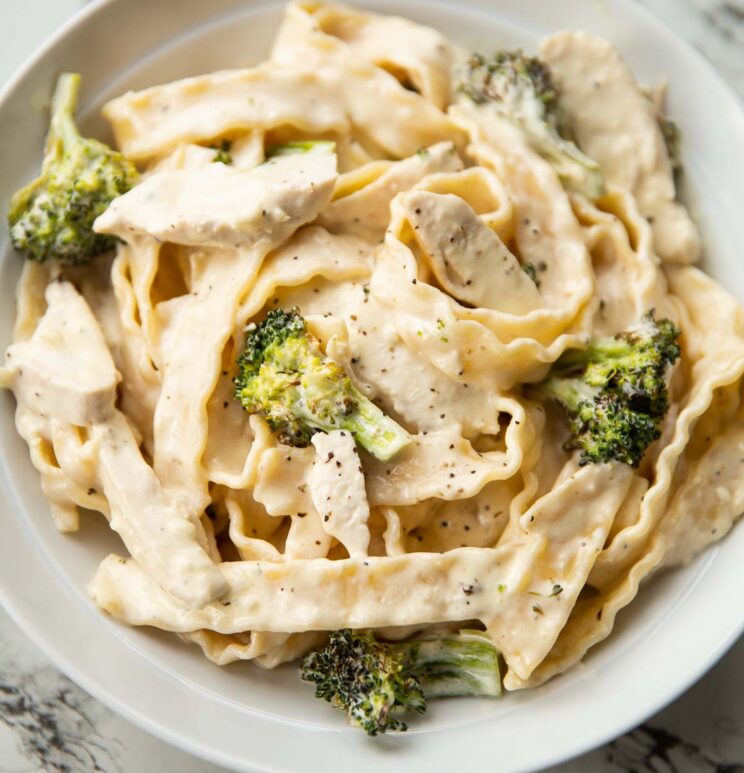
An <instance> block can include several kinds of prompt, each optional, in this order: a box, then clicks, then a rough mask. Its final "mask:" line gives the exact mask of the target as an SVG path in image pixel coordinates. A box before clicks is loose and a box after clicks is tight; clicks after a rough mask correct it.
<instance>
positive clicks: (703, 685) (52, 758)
mask: <svg viewBox="0 0 744 773" xmlns="http://www.w3.org/2000/svg"><path fill="white" fill-rule="evenodd" d="M553 1H555V0H553ZM637 2H641V3H642V4H643V5H645V6H646V7H647V8H648V9H649V10H651V11H652V12H653V13H654V14H656V15H657V16H659V17H660V18H661V19H663V20H664V21H665V22H666V23H667V24H668V25H669V26H670V27H671V28H672V29H674V30H675V31H676V32H677V33H678V34H679V35H681V36H682V37H683V38H685V39H687V40H688V41H689V42H691V43H692V44H693V45H694V46H695V47H696V48H697V49H698V50H699V51H701V52H702V54H703V55H704V56H706V57H707V58H708V59H709V60H710V61H711V62H712V63H713V65H714V66H715V67H716V69H717V70H718V71H719V72H720V73H721V75H722V76H723V77H724V79H725V80H727V81H728V83H729V84H730V85H731V86H732V88H734V89H735V90H736V91H737V92H738V93H739V95H740V96H742V97H743V98H744V0H637ZM83 4H84V0H2V10H3V17H5V18H4V21H6V22H9V24H7V25H6V32H9V33H10V34H9V35H8V36H7V41H8V42H6V43H4V45H3V46H0V83H2V82H4V81H5V80H6V79H7V77H9V75H10V74H11V73H12V72H13V70H15V68H16V67H17V66H18V64H19V63H20V62H21V61H22V60H23V58H25V56H26V55H27V54H28V52H29V51H30V50H32V49H33V48H34V47H35V46H36V45H37V44H38V42H39V41H40V40H41V39H43V38H44V37H46V35H48V34H49V32H51V31H52V30H53V29H55V28H56V27H58V26H59V25H60V24H61V23H62V22H63V21H64V20H65V19H66V18H67V17H68V16H69V15H70V14H71V13H72V12H74V11H75V10H76V9H77V8H79V7H80V6H81V5H83ZM32 20H33V23H31V22H32ZM8 43H9V44H8ZM608 700H611V696H608ZM496 769H497V766H496ZM221 770H222V768H218V767H216V766H214V765H210V764H208V763H204V762H202V761H200V760H197V759H196V758H194V757H191V756H189V755H187V754H184V753H183V752H181V751H179V750H177V749H173V748H171V747H170V746H168V745H167V744H165V743H163V742H161V741H159V740H157V739H155V738H153V737H152V736H150V735H148V734H147V733H145V732H144V731H141V730H139V729H138V728H135V727H134V726H133V725H131V724H130V723H129V722H127V721H126V720H124V719H122V718H121V717H118V716H117V715H115V714H114V713H112V712H111V711H109V710H108V709H107V708H105V707H104V706H103V705H101V704H100V703H99V702H98V701H96V700H94V699H93V698H91V697H90V696H89V695H87V694H86V693H85V692H84V691H83V690H81V689H80V688H79V687H77V686H76V685H75V684H73V683H72V682H71V681H70V680H69V679H67V678H66V677H65V676H63V675H62V674H61V673H60V672H59V671H58V670H57V669H55V668H54V667H53V666H51V665H50V664H49V662H48V661H47V659H46V658H45V657H44V656H43V655H42V654H41V653H39V652H38V651H37V650H36V648H35V647H34V646H33V645H32V644H31V643H30V642H29V641H28V639H27V638H26V636H25V635H24V634H23V633H21V631H20V630H19V629H18V628H16V626H15V625H14V624H13V623H12V622H11V621H10V619H9V618H8V617H7V615H6V614H5V613H4V612H0V773H50V772H51V773H58V772H59V773H68V772H69V773H77V772H78V771H103V772H104V773H118V772H119V771H122V772H123V773H129V771H132V772H135V771H136V773H160V771H178V772H179V773H219V771H221ZM552 770H553V771H555V773H584V772H585V771H589V772H590V773H594V771H596V772H597V773H714V772H715V773H744V639H743V640H740V641H739V643H738V644H737V645H736V646H734V648H733V649H732V650H731V651H730V652H729V653H728V655H726V656H725V657H724V658H723V660H722V661H721V662H720V663H719V664H718V665H717V666H716V667H715V668H714V669H713V670H712V671H711V672H710V673H709V674H707V675H706V676H705V677H704V678H703V679H702V680H701V681H700V682H699V683H698V684H697V685H695V686H694V687H693V688H692V689H691V690H689V691H688V692H687V693H686V694H684V695H683V696H682V697H681V698H679V699H678V700H677V701H675V702H674V703H673V704H672V705H671V706H670V707H668V708H667V709H665V710H664V711H662V712H660V713H659V714H658V715H656V716H655V717H653V718H651V719H650V720H649V721H648V722H646V723H644V724H643V725H641V726H640V727H638V728H636V729H635V730H633V731H632V732H629V733H627V734H625V735H623V736H621V737H620V738H618V739H617V740H615V741H613V742H612V743H610V744H607V745H606V746H604V747H602V748H600V749H597V750H595V751H592V752H590V753H589V754H586V755H584V756H582V757H580V758H578V759H576V760H573V761H571V762H568V763H565V764H563V765H560V766H558V767H555V768H553V769H552Z"/></svg>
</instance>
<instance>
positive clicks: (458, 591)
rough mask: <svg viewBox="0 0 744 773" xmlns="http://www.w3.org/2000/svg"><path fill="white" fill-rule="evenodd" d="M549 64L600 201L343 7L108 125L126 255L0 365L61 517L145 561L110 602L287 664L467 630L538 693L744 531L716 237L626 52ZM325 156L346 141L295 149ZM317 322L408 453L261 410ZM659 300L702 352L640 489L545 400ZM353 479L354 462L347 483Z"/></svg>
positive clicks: (79, 286) (389, 21) (106, 574)
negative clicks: (337, 646)
mask: <svg viewBox="0 0 744 773" xmlns="http://www.w3.org/2000/svg"><path fill="white" fill-rule="evenodd" d="M540 51H541V56H542V57H543V58H544V59H545V61H546V62H547V63H548V64H549V65H550V67H551V72H552V74H553V77H554V79H555V82H556V85H557V87H558V89H559V92H560V94H561V95H565V101H564V104H563V107H564V109H565V112H566V115H567V117H568V120H569V121H570V123H571V125H572V130H573V135H574V137H575V139H576V140H577V142H578V143H579V145H580V146H581V148H582V150H583V151H584V152H586V153H588V155H589V156H591V157H592V158H593V159H595V160H596V161H597V162H599V164H600V165H601V167H602V170H603V172H604V178H605V183H606V186H605V188H604V189H603V193H602V194H601V195H600V196H598V197H597V198H595V199H594V200H592V199H590V198H588V197H587V196H586V195H584V194H582V193H581V192H577V191H576V190H567V188H566V187H564V186H565V180H563V178H561V177H559V174H558V173H557V172H556V168H555V166H554V164H553V163H551V161H550V160H549V159H547V158H546V156H545V153H540V152H538V150H536V149H535V146H534V143H532V142H531V141H530V140H529V138H528V137H527V136H526V135H525V132H524V131H522V130H521V129H520V128H518V127H516V126H515V125H514V124H513V123H509V122H508V121H505V120H502V119H501V118H499V117H498V116H496V115H495V113H489V112H487V111H485V110H483V109H481V108H480V106H479V105H478V104H477V103H475V102H473V101H472V100H471V101H468V100H467V99H462V98H461V97H460V96H458V94H457V89H456V87H455V81H454V76H453V65H454V63H455V62H456V60H457V59H458V56H459V55H458V52H457V51H456V50H455V49H454V48H453V47H452V46H451V45H450V43H448V42H447V41H446V40H445V39H444V38H443V37H442V36H441V35H440V34H439V33H438V32H436V31H434V30H431V29H429V28H426V27H423V26H420V25H417V24H414V23H413V22H410V21H407V20H404V19H400V18H397V17H384V16H378V15H375V14H371V13H366V12H362V11H359V10H355V9H352V8H347V7H345V6H340V5H331V4H328V5H326V4H319V3H309V2H302V1H301V2H293V3H291V4H290V5H289V6H288V7H287V9H286V13H285V17H284V21H283V23H282V26H281V28H280V30H279V32H278V34H277V37H276V40H275V43H274V47H273V49H272V53H271V57H270V59H269V61H267V62H265V63H263V64H260V65H258V66H257V67H254V68H251V69H244V70H231V71H224V72H218V73H213V74H210V75H203V76H199V77H197V78H189V79H187V80H183V81H178V82H175V83H170V84H165V85H162V86H154V87H152V88H148V89H146V90H145V91H141V92H138V93H131V92H130V93H127V94H124V95H122V96H120V97H118V98H116V99H114V100H113V101H111V102H109V103H108V104H107V105H106V106H105V107H104V109H103V113H104V116H105V117H106V118H107V119H108V121H109V122H110V123H111V126H112V129H113V134H114V137H115V138H116V142H117V144H118V146H119V148H120V149H121V150H122V152H123V153H124V155H125V156H127V157H128V158H130V159H131V160H132V161H135V162H137V164H138V165H139V166H140V168H141V170H142V177H141V181H140V182H139V183H138V184H137V185H135V186H134V187H133V188H132V189H131V190H130V191H129V192H128V193H125V194H124V195H122V196H121V197H119V198H117V199H115V200H114V201H113V202H112V204H111V205H110V206H109V208H108V209H107V210H106V212H105V213H104V214H103V215H101V216H100V217H99V219H98V221H97V223H96V229H97V230H99V231H101V232H105V233H108V234H112V235H115V236H116V237H118V242H117V246H116V249H115V250H114V254H112V255H110V256H101V257H100V258H97V259H96V261H95V263H94V264H91V266H89V267H84V268H77V267H76V268H73V269H64V270H62V269H58V268H54V267H50V266H48V265H47V264H38V263H34V262H30V261H29V262H27V263H26V265H25V267H24V270H23V274H22V277H21V280H20V283H19V286H18V291H17V301H18V306H17V317H16V326H15V332H14V340H13V342H12V344H11V345H10V346H9V348H8V350H7V353H6V357H5V362H4V366H3V368H2V369H1V370H0V384H2V385H3V386H6V387H8V388H10V389H12V390H13V392H14V394H15V397H16V400H17V411H16V425H17V428H18V432H19V433H20V434H21V435H22V437H23V438H24V439H25V440H26V442H27V443H28V446H29V449H30V454H31V461H32V463H33V464H34V466H35V467H36V468H37V470H38V471H39V473H40V477H41V485H42V488H43V490H44V493H45V495H46V496H47V498H48V500H49V503H50V508H51V511H52V515H53V517H54V519H55V522H56V524H57V526H58V528H60V529H61V530H64V531H75V530H76V529H77V528H78V508H81V507H82V508H88V509H92V510H96V511H99V512H101V513H102V514H103V515H104V516H105V517H106V518H107V519H108V521H109V524H110V526H111V528H112V529H113V530H114V531H116V532H117V533H118V534H119V535H120V537H121V538H122V542H123V546H124V548H125V549H126V553H127V555H121V556H119V555H110V556H108V557H106V558H104V559H103V561H102V562H101V564H100V566H99V568H98V571H97V572H96V574H95V576H94V577H93V578H92V580H91V583H90V589H89V590H90V595H91V597H92V598H93V600H94V601H95V602H96V603H97V604H98V605H99V607H101V608H102V609H103V610H105V611H106V612H108V613H109V614H110V615H112V616H113V617H115V618H116V619H117V620H120V621H121V622H123V623H126V624H129V625H137V626H156V627H158V628H161V629H164V630H167V631H172V632H174V633H176V634H179V635H180V636H182V637H183V638H184V639H186V640H188V641H190V642H193V643H196V644H198V645H199V646H200V647H201V648H202V650H203V651H204V654H205V655H206V656H207V657H209V658H210V659H211V660H213V661H214V662H215V663H217V664H220V665H224V664H226V663H230V662H232V661H235V660H253V661H255V662H256V663H258V664H259V665H262V666H264V667H267V668H272V667H274V666H276V665H278V664H279V663H282V662H285V661H287V660H291V659H294V658H297V657H299V656H301V655H302V654H304V653H305V652H307V651H308V650H310V649H312V648H314V647H317V646H318V645H319V644H322V643H323V642H324V640H325V637H326V634H327V632H329V631H333V630H335V629H339V628H354V629H370V630H380V631H383V632H385V631H388V632H389V631H391V630H393V629H395V627H400V630H401V631H402V630H409V629H410V630H416V631H426V630H428V629H429V628H430V627H432V626H441V625H453V626H455V627H456V624H462V623H467V624H468V625H469V626H471V627H472V626H480V627H481V628H483V629H484V630H485V631H486V632H487V633H488V635H489V636H490V637H491V638H492V640H493V642H494V643H495V645H496V646H497V647H498V649H499V651H500V653H501V655H502V656H503V659H504V661H505V663H506V666H507V671H506V675H505V678H504V686H505V687H506V688H507V689H509V690H516V689H521V688H525V687H532V686H535V685H538V684H540V683H542V682H544V681H545V680H546V679H548V678H550V677H552V676H554V675H555V674H558V673H561V672H562V671H565V670H566V669H567V668H569V667H570V666H572V665H573V664H574V663H576V662H577V661H579V660H580V659H581V658H582V657H583V656H584V655H585V653H586V652H587V651H588V650H589V648H590V647H592V646H593V645H595V644H596V643H598V642H599V641H601V640H602V639H604V638H605V637H607V636H608V635H609V634H610V633H611V631H612V627H613V624H614V620H615V618H616V616H617V614H618V613H619V612H620V611H621V610H622V609H623V608H624V607H625V606H627V605H628V604H629V603H630V602H631V601H632V600H633V598H634V596H635V595H636V593H637V592H638V589H639V586H640V584H641V583H642V582H643V581H644V580H645V579H646V578H648V577H649V576H650V575H651V574H653V573H654V572H655V571H657V570H659V569H661V568H663V567H669V566H673V565H676V564H680V563H683V562H686V561H688V560H689V559H690V558H691V557H692V556H694V555H695V554H696V553H697V552H699V551H700V550H702V549H703V548H704V547H705V546H707V545H708V544H709V543H710V542H712V541H713V540H716V539H720V538H721V537H722V536H723V535H724V534H725V533H726V532H727V531H728V530H729V529H730V528H731V526H732V525H733V523H734V522H735V520H736V518H737V517H738V515H739V514H740V512H741V510H742V507H744V466H742V465H741V464H740V462H741V461H742V457H744V403H743V402H742V375H743V374H744V313H743V312H742V309H741V307H740V306H739V305H738V304H737V303H736V302H735V301H734V300H733V299H732V298H730V297H729V295H728V294H727V293H726V292H725V291H724V290H723V289H722V288H721V287H720V286H719V285H717V284H716V283H715V282H714V281H713V280H712V279H710V278H709V277H707V276H706V275H705V274H704V273H702V272H701V271H700V270H699V269H698V268H696V267H695V266H694V265H693V264H694V263H695V262H696V261H697V259H698V257H699V252H700V245H699V237H698V235H697V231H696V230H695V226H694V224H693V222H692V220H691V219H690V217H689V215H688V213H687V211H686V210H685V209H684V207H683V205H682V204H681V203H679V202H678V201H676V199H675V193H674V182H673V178H672V171H671V164H670V161H669V158H668V155H667V151H666V149H665V146H664V144H663V138H662V135H661V132H660V130H659V128H658V126H657V124H656V121H655V119H653V120H652V116H653V115H654V114H653V112H652V106H651V105H650V103H649V100H648V99H647V98H646V97H645V96H644V94H643V92H642V90H641V89H640V87H639V86H638V85H637V83H636V81H635V79H634V78H633V76H632V74H631V73H630V71H629V69H628V68H627V67H626V65H625V64H624V63H623V61H622V59H621V58H620V55H619V53H618V52H617V51H616V50H615V49H614V48H613V47H612V46H611V45H610V44H609V43H606V42H604V41H599V40H597V39H596V38H593V37H591V36H588V35H585V34H583V33H582V34H579V33H558V34H556V35H553V36H550V37H549V38H547V39H546V40H544V41H543V43H542V44H541V48H540ZM587 63H589V64H588V65H587ZM587 66H590V67H591V69H592V71H593V72H596V73H598V76H597V77H598V78H600V79H601V80H602V83H603V84H604V85H605V88H604V89H593V88H592V87H591V85H592V84H591V83H588V82H587V81H586V80H585V77H584V74H583V73H585V72H586V68H587ZM618 105H622V108H619V107H618ZM618 114H620V115H622V121H620V122H618V121H615V120H614V117H615V116H616V115H618ZM621 133H624V135H623V136H622V137H620V136H619V135H620V134H621ZM620 140H622V141H620ZM223 141H224V142H226V143H229V144H230V148H231V163H229V164H227V163H215V162H214V155H215V151H214V149H213V147H214V146H215V145H216V144H219V143H220V142H223ZM315 141H320V142H325V143H329V142H332V143H334V145H333V146H332V147H333V150H332V151H331V150H328V149H327V148H326V150H322V149H321V148H320V146H318V148H316V149H312V150H311V151H310V152H306V153H294V154H287V155H284V154H282V153H277V152H276V150H275V149H276V148H277V146H282V145H286V144H287V143H302V142H315ZM636 148H638V149H639V151H638V153H636V150H635V149H636ZM528 263H529V264H530V265H532V266H534V267H537V274H536V275H535V276H532V277H531V276H530V275H528V273H527V272H525V271H524V270H522V269H523V268H524V266H525V264H528ZM536 280H537V281H536ZM292 307H298V308H299V309H300V311H301V313H302V316H303V317H304V319H305V320H306V323H307V326H308V329H309V330H310V331H311V332H312V334H313V335H314V336H315V337H316V338H317V339H318V341H319V342H320V346H321V347H322V349H323V351H324V353H325V354H326V355H327V356H328V357H330V358H331V359H332V360H334V361H335V362H336V363H339V364H340V365H341V366H342V367H343V368H344V369H345V371H346V372H347V373H348V374H349V376H350V377H351V379H352V380H353V382H354V385H355V386H356V388H357V389H358V390H359V391H360V392H361V393H362V394H364V395H365V396H366V397H368V398H369V399H371V400H373V401H374V402H375V404H376V405H377V406H379V408H381V409H382V410H383V411H384V412H385V413H386V414H388V415H389V416H391V417H393V418H394V419H395V421H397V422H398V423H399V424H400V425H401V426H403V427H404V428H405V430H406V431H407V433H408V434H409V435H410V439H411V442H410V444H409V445H408V446H407V447H405V448H403V449H402V450H401V451H399V452H398V453H397V454H396V455H395V456H393V457H392V458H390V459H386V460H381V459H378V458H375V457H374V456H372V455H371V454H368V453H366V452H362V451H358V450H357V448H356V447H355V445H354V440H353V439H351V437H350V436H346V437H344V439H343V441H341V440H340V439H339V438H338V437H335V435H336V434H337V433H331V434H328V435H322V434H321V435H315V437H314V439H313V442H312V443H310V444H309V445H306V446H305V447H291V446H287V445H284V444H283V443H282V442H281V438H280V436H279V435H277V433H275V432H272V430H271V427H270V425H269V423H267V421H266V420H265V418H264V417H262V416H261V415H258V414H254V415H250V416H249V415H248V413H247V412H246V411H244V410H243V408H242V407H241V404H240V402H239V401H237V400H235V399H234V398H233V392H234V385H233V379H234V377H235V375H236V359H237V358H238V356H239V355H240V353H241V351H242V349H243V346H244V339H245V329H246V325H248V324H249V323H253V322H260V321H261V320H262V319H264V318H265V317H266V314H267V312H269V311H271V310H272V309H279V308H283V309H287V308H292ZM652 309H653V310H655V313H656V315H657V316H658V317H664V318H668V319H670V320H672V321H673V322H674V323H675V324H676V325H677V326H678V327H679V328H680V330H681V338H680V346H681V350H682V355H681V359H680V361H679V363H678V364H677V365H676V366H675V367H674V370H673V372H672V374H671V377H670V378H671V381H670V384H669V394H670V406H669V410H668V412H667V414H666V416H665V418H664V420H663V422H662V426H661V438H660V439H659V440H658V441H656V442H655V443H653V444H652V445H651V446H650V447H649V449H648V452H647V453H646V455H645V456H644V458H643V461H642V462H641V463H640V465H639V466H638V467H636V468H632V467H631V466H629V465H627V464H623V463H621V462H617V461H611V462H603V463H597V464H587V465H582V464H580V463H579V460H578V454H577V453H575V452H572V451H570V450H565V448H566V447H565V445H564V443H565V440H566V437H567V430H566V425H565V421H564V420H563V419H562V417H561V415H560V413H559V412H558V411H557V410H555V407H554V406H546V405H542V404H540V403H539V402H537V401H536V400H534V399H531V398H530V396H529V391H528V390H525V389H524V388H523V385H524V384H525V383H533V382H538V381H540V380H541V379H543V378H544V377H545V375H546V374H547V372H548V370H549V368H550V366H551V364H552V363H554V362H555V361H556V360H557V359H558V358H559V357H561V355H563V354H564V353H565V352H566V351H567V350H569V349H576V348H579V349H581V348H584V347H586V346H587V344H588V342H589V341H590V339H592V338H594V337H597V336H613V335H615V334H617V333H619V332H620V331H624V330H626V329H628V328H629V327H631V326H632V325H634V324H635V323H636V322H637V321H638V320H639V319H641V318H642V317H643V316H644V315H645V314H647V313H648V312H649V311H650V310H652ZM341 434H343V433H341ZM334 453H335V454H336V456H335V457H334ZM329 454H330V455H329ZM332 458H335V465H330V467H332V468H334V469H336V467H337V468H338V469H341V467H342V463H344V464H346V465H347V468H348V466H349V465H353V466H354V469H353V471H350V472H348V473H346V474H343V473H342V472H339V473H337V475H338V477H339V478H340V479H341V480H340V481H339V480H338V479H334V478H330V477H329V475H328V473H326V472H325V471H324V470H323V469H322V467H321V465H322V462H323V459H326V460H328V459H332ZM326 510H328V511H330V510H333V511H335V513H336V517H337V518H338V519H339V520H334V521H333V522H331V523H329V522H328V518H327V517H324V516H325V513H326ZM402 589H405V591H403V590H402ZM556 589H559V590H557V591H556ZM536 597H539V599H540V601H539V604H538V603H536V602H535V598H536Z"/></svg>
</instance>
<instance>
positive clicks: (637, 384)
mask: <svg viewBox="0 0 744 773" xmlns="http://www.w3.org/2000/svg"><path fill="white" fill-rule="evenodd" d="M678 337H679V330H678V329H677V328H676V327H675V326H674V324H672V322H670V321H669V320H668V319H662V320H658V321H657V320H655V319H654V316H653V312H651V313H650V314H648V315H647V316H646V317H645V318H644V319H643V321H642V322H641V324H640V325H638V326H637V327H635V328H633V329H631V330H628V331H625V332H623V333H619V334H618V335H616V336H614V337H611V338H610V337H608V338H599V339H596V340H594V341H592V342H591V343H590V344H589V346H588V348H586V349H581V350H579V349H571V350H569V351H567V352H566V353H565V354H563V355H562V356H561V357H560V358H559V359H558V360H557V362H556V363H555V365H554V366H553V368H552V369H551V372H550V374H549V376H548V378H547V379H545V381H543V382H542V383H540V384H538V385H537V386H535V387H532V388H531V389H530V392H531V394H533V395H536V396H542V397H545V398H551V399H553V400H557V401H558V402H559V403H560V404H561V405H562V406H563V407H564V408H565V409H566V412H567V413H568V417H569V423H570V427H571V438H570V440H569V441H568V442H567V443H566V448H567V449H573V448H579V449H581V456H580V464H582V465H583V464H590V463H594V462H610V461H613V460H614V461H618V462H624V463H625V464H629V465H630V466H631V467H637V466H638V465H639V464H640V462H641V460H642V459H643V455H644V453H645V452H646V449H647V448H648V446H649V445H650V444H651V443H652V442H653V441H654V440H656V439H657V438H658V437H659V436H660V434H661V429H660V427H661V421H662V419H663V418H664V416H665V414H666V412H667V410H668V408H669V392H668V387H667V377H668V372H669V367H670V366H671V365H672V364H673V363H674V362H675V361H676V359H677V358H678V357H679V354H680V349H679V345H678V343H677V339H678Z"/></svg>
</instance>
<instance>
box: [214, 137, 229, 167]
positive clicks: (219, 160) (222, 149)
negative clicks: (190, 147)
mask: <svg viewBox="0 0 744 773" xmlns="http://www.w3.org/2000/svg"><path fill="white" fill-rule="evenodd" d="M210 147H211V148H212V150H216V151H217V152H216V153H215V154H214V158H213V159H212V163H213V164H225V165H226V166H230V164H232V162H233V159H232V155H230V148H232V142H230V140H222V142H220V144H219V145H210Z"/></svg>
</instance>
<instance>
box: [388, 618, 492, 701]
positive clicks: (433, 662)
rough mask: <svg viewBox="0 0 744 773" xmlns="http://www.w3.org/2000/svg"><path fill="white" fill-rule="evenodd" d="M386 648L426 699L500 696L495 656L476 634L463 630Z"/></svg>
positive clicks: (483, 637)
mask: <svg viewBox="0 0 744 773" xmlns="http://www.w3.org/2000/svg"><path fill="white" fill-rule="evenodd" d="M390 648H391V650H392V651H393V652H394V653H396V654H398V655H399V656H401V657H404V658H406V659H407V662H406V666H405V673H406V674H410V675H411V676H414V677H415V678H416V679H417V680H418V682H419V684H420V685H421V689H422V690H423V691H424V696H425V697H426V698H450V697H455V696H458V695H490V696H496V695H500V694H501V674H500V671H499V656H498V652H497V650H496V648H495V647H494V646H493V642H492V641H491V640H490V639H489V638H488V636H487V635H486V634H483V633H481V632H480V631H470V630H463V631H460V632H459V633H457V634H445V635H443V636H441V637H438V638H432V639H429V640H427V639H422V640H417V641H412V642H405V643H402V644H391V645H390Z"/></svg>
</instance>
